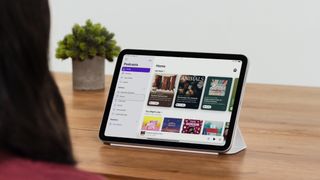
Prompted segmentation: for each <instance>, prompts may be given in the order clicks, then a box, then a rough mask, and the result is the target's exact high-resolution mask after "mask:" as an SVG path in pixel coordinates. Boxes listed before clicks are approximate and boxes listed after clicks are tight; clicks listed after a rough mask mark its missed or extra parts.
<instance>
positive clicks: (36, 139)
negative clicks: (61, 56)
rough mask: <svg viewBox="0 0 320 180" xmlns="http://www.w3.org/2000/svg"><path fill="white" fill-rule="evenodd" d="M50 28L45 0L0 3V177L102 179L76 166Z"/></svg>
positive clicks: (15, 0) (8, 0)
mask: <svg viewBox="0 0 320 180" xmlns="http://www.w3.org/2000/svg"><path fill="white" fill-rule="evenodd" d="M49 30H50V13H49V6H48V1H47V0H31V1H30V0H14V1H13V0H1V1H0V179H60V180H61V179H76V178H77V179H100V177H98V176H95V175H91V174H89V173H85V172H81V171H79V170H77V169H75V168H74V167H73V166H74V165H75V160H74V157H73V154H72V147H71V142H70V137H69V132H68V127H67V122H66V114H65V109H64V104H63V100H62V98H61V95H60V93H59V90H58V88H57V86H56V84H55V82H54V80H53V78H52V76H51V74H50V72H49V68H48V43H49Z"/></svg>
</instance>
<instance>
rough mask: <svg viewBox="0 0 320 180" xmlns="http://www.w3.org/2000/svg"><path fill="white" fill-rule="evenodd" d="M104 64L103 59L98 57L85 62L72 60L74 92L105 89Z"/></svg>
mask: <svg viewBox="0 0 320 180" xmlns="http://www.w3.org/2000/svg"><path fill="white" fill-rule="evenodd" d="M104 64H105V60H104V58H102V57H99V56H96V57H94V58H92V59H86V60H84V61H79V60H72V81H73V89H74V90H99V89H104V87H105V86H104V81H105V75H104Z"/></svg>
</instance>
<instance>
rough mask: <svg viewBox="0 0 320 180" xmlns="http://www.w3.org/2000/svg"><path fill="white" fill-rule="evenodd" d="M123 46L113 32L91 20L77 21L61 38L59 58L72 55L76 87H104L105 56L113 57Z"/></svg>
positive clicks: (93, 88) (83, 88)
mask: <svg viewBox="0 0 320 180" xmlns="http://www.w3.org/2000/svg"><path fill="white" fill-rule="evenodd" d="M119 52H120V47H119V46H117V42H116V41H115V40H114V33H111V32H109V31H108V30H107V29H106V28H105V27H103V26H101V24H93V23H92V22H91V21H90V20H87V21H86V24H85V25H84V26H80V25H79V24H75V25H74V26H73V28H72V33H71V34H67V35H66V36H65V37H64V38H63V40H61V41H59V42H58V48H57V49H56V58H58V59H62V60H65V59H67V58H71V59H72V80H73V89H75V90H98V89H104V87H105V85H104V82H105V74H104V71H105V61H104V60H105V59H107V60H108V61H113V58H114V57H116V56H118V55H119Z"/></svg>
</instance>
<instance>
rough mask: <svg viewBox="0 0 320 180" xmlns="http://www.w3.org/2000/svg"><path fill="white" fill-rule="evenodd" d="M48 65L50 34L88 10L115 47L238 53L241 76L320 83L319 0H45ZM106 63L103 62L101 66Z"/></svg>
mask: <svg viewBox="0 0 320 180" xmlns="http://www.w3.org/2000/svg"><path fill="white" fill-rule="evenodd" d="M50 4H51V16H52V31H51V52H50V53H51V59H52V61H51V69H52V70H53V71H71V62H70V60H67V61H63V62H61V61H60V60H56V59H55V58H54V51H55V48H56V42H57V41H58V40H60V39H62V38H63V36H64V35H65V34H66V33H70V30H71V27H72V26H73V24H74V23H81V24H83V23H84V22H85V20H86V19H88V18H90V19H92V20H93V21H94V22H100V23H102V24H103V25H105V26H106V27H107V28H108V29H109V30H110V31H112V32H114V33H115V34H116V36H115V37H116V39H117V41H118V43H119V44H120V45H121V47H122V48H140V49H162V50H181V51H200V52H223V53H228V52H230V53H241V54H245V55H246V56H247V57H248V58H249V60H250V63H251V65H250V71H249V76H248V81H249V82H258V83H274V84H290V85H305V86H318V87H320V71H319V68H320V53H319V52H320V11H319V7H320V1H316V0H305V1H303V0H300V1H295V0H260V1H257V0H241V1H240V0H223V1H222V0H189V1H187V0H158V1H155V0H115V1H110V0H76V1H75V0H50ZM113 67H114V63H107V72H106V73H107V74H112V73H113Z"/></svg>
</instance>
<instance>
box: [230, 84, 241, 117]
mask: <svg viewBox="0 0 320 180" xmlns="http://www.w3.org/2000/svg"><path fill="white" fill-rule="evenodd" d="M238 81H239V78H236V79H234V83H233V88H232V94H231V99H230V104H229V108H228V110H229V111H232V110H233V104H234V99H235V97H236V92H237V87H238Z"/></svg>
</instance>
